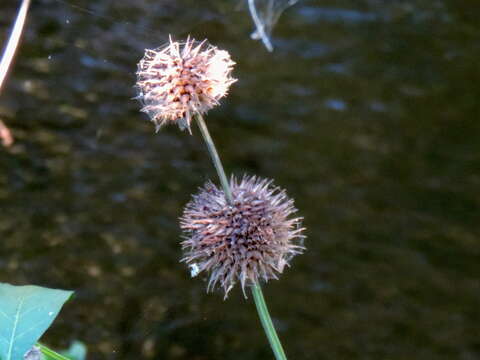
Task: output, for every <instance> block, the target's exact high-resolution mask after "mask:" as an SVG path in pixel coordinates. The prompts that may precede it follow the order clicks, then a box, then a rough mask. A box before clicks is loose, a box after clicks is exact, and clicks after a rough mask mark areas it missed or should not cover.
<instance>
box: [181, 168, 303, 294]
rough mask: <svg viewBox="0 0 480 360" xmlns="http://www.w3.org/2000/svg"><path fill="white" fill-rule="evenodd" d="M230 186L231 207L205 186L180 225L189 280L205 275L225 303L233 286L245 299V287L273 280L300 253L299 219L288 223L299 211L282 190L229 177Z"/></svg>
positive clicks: (222, 195) (250, 179)
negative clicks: (242, 292) (201, 273)
mask: <svg viewBox="0 0 480 360" xmlns="http://www.w3.org/2000/svg"><path fill="white" fill-rule="evenodd" d="M230 186H231V191H232V196H233V205H229V204H228V203H227V201H226V198H225V193H224V192H223V190H221V189H219V188H217V187H216V186H215V185H214V184H213V183H211V182H207V183H206V184H205V185H204V187H203V188H201V189H200V192H199V193H198V194H197V195H194V196H193V199H192V200H191V201H190V202H189V203H188V204H187V206H186V207H185V209H184V213H183V216H182V218H181V219H180V226H181V228H182V229H183V231H184V234H185V240H184V241H183V242H182V246H183V249H184V252H185V256H184V258H183V259H182V261H184V262H186V263H188V264H189V265H190V266H191V267H192V275H196V274H197V273H199V272H202V271H206V272H209V273H210V277H209V282H208V286H207V291H209V290H212V289H213V288H215V286H216V285H219V286H221V287H222V288H223V289H224V291H225V297H227V295H228V292H229V291H230V290H231V289H232V287H233V286H234V284H235V283H236V282H237V281H239V282H240V284H241V286H242V289H243V291H244V293H245V286H247V285H252V284H253V283H255V282H256V281H257V280H260V279H263V280H264V281H268V280H269V279H277V274H279V273H282V272H283V269H284V267H285V265H288V263H289V261H290V259H291V258H292V257H293V256H294V255H296V254H300V253H302V252H303V249H304V248H303V246H301V244H299V242H300V241H301V240H302V239H303V237H304V236H303V235H302V234H301V233H302V231H303V230H304V229H303V228H302V227H301V220H302V219H301V218H298V217H293V218H292V217H291V215H292V214H293V213H295V212H296V211H297V210H296V209H295V207H294V205H293V200H291V199H289V198H288V197H287V195H286V193H285V191H284V190H281V189H280V188H278V187H274V186H272V181H271V180H267V179H260V178H257V177H243V179H242V180H241V181H237V180H236V179H235V178H233V177H232V179H231V181H230Z"/></svg>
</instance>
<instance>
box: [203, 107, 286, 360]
mask: <svg viewBox="0 0 480 360" xmlns="http://www.w3.org/2000/svg"><path fill="white" fill-rule="evenodd" d="M195 118H196V119H197V124H198V127H199V128H200V132H201V133H202V136H203V140H205V143H206V144H207V148H208V152H209V153H210V157H211V158H212V161H213V165H215V169H216V170H217V173H218V177H219V178H220V182H221V184H222V187H223V191H224V192H225V197H226V198H227V202H228V203H229V204H233V197H232V191H231V190H230V185H229V184H228V180H227V176H226V175H225V170H223V166H222V162H221V161H220V157H219V156H218V152H217V149H216V148H215V144H214V143H213V140H212V137H211V136H210V133H209V132H208V128H207V124H205V120H203V117H202V115H200V114H197V116H196V117H195ZM252 293H253V299H254V300H255V305H256V307H257V311H258V316H259V318H260V321H261V322H262V325H263V330H265V334H266V335H267V338H268V341H269V342H270V346H271V347H272V351H273V353H274V354H275V359H276V360H287V357H286V356H285V352H284V351H283V348H282V343H281V342H280V339H279V338H278V335H277V332H276V331H275V327H274V326H273V322H272V319H271V317H270V313H269V312H268V308H267V304H266V303H265V299H264V297H263V293H262V288H261V287H260V285H259V284H258V283H255V284H254V285H253V286H252Z"/></svg>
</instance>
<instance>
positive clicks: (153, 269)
mask: <svg viewBox="0 0 480 360" xmlns="http://www.w3.org/2000/svg"><path fill="white" fill-rule="evenodd" d="M72 4H73V5H72ZM479 4H480V3H479V2H477V1H467V0H463V1H458V0H457V1H447V0H442V1H432V0H429V1H422V0H409V1H380V0H364V1H353V0H337V1H333V0H325V1H313V0H304V1H301V2H300V3H298V4H297V5H295V6H294V7H292V8H290V9H289V10H287V12H286V13H285V14H284V15H283V16H282V18H281V19H280V22H279V24H278V26H277V27H276V28H275V31H274V43H275V45H276V50H275V52H274V53H268V52H267V51H266V50H265V49H264V48H263V47H262V45H261V43H259V42H255V41H253V40H250V39H249V33H250V31H251V29H252V24H251V19H250V17H249V15H248V13H247V12H246V11H245V8H240V9H237V8H236V4H235V1H221V0H218V1H198V0H176V1H175V0H156V1H153V0H152V1H148V0H140V1H130V0H117V1H78V2H77V1H74V0H72V1H71V3H70V4H68V3H64V2H63V1H56V0H38V1H33V4H32V7H31V11H30V14H29V19H28V23H27V28H26V32H25V37H24V39H23V41H22V45H21V48H20V50H19V52H18V54H17V58H16V62H15V64H14V69H13V71H11V73H10V75H9V78H8V79H7V83H6V85H5V86H4V89H3V92H2V95H1V98H0V117H1V118H2V119H3V120H4V121H5V123H6V124H8V125H9V126H10V127H11V129H12V131H13V133H14V136H15V137H16V143H15V145H14V146H13V147H12V148H11V149H9V150H4V149H2V150H0V208H1V216H0V237H1V246H0V281H4V282H10V283H15V284H27V283H29V284H30V283H33V284H38V285H43V286H49V287H59V288H67V289H74V290H75V291H76V296H75V298H74V299H73V300H72V301H70V302H69V303H68V304H67V305H66V306H65V307H64V309H63V311H62V312H61V314H60V317H59V318H58V319H57V321H56V322H55V324H54V326H53V327H52V328H51V329H50V330H49V331H48V333H47V334H46V336H45V337H44V341H45V342H47V343H48V344H50V345H52V346H55V347H57V348H59V347H65V346H67V345H68V343H69V342H70V341H71V340H73V339H80V340H82V341H84V342H85V343H86V344H87V345H88V347H89V350H90V356H89V359H128V360H130V359H131V360H133V359H180V360H183V359H194V360H206V359H230V360H236V359H238V360H240V359H242V360H247V359H256V360H257V359H258V360H259V359H272V355H271V353H270V349H269V347H268V345H267V342H266V339H265V337H264V335H263V332H262V330H261V327H260V324H259V322H258V319H257V315H256V312H255V308H254V306H253V304H252V301H251V299H248V300H247V301H246V300H244V299H243V297H242V295H241V292H240V291H239V290H238V289H236V290H234V291H233V292H232V294H231V296H230V298H229V299H228V300H227V301H223V300H222V294H221V293H219V292H217V293H214V294H208V295H207V294H205V283H204V282H203V281H202V280H201V279H191V278H190V276H189V273H188V271H187V269H186V268H185V267H184V266H183V264H179V263H178V260H179V258H180V257H181V251H180V247H179V228H178V224H177V218H178V216H179V215H180V214H181V209H182V207H183V205H184V204H185V203H186V202H187V201H188V199H189V196H190V194H191V193H193V192H195V191H196V189H197V187H198V186H200V185H201V184H202V183H203V182H204V181H205V180H206V179H207V178H214V179H215V178H216V177H215V173H214V170H213V167H212V166H211V164H210V162H209V159H208V157H207V154H206V152H205V148H204V145H203V143H202V142H201V139H200V138H199V136H198V132H196V131H195V134H194V136H189V135H188V134H186V133H182V132H180V131H179V130H178V129H177V128H175V127H169V128H165V129H163V130H162V131H161V132H160V133H158V134H156V135H155V134H154V133H153V125H152V124H151V123H149V122H148V121H147V118H146V116H145V115H144V114H142V113H139V111H138V110H139V105H138V104H137V103H136V102H135V101H132V100H131V99H130V98H131V97H133V96H134V95H135V93H134V89H133V84H134V82H135V74H134V73H135V70H136V63H137V62H138V60H139V59H140V58H141V57H142V55H143V50H144V48H146V47H148V48H152V47H157V46H160V45H162V44H163V43H164V42H165V40H166V39H167V36H168V34H169V33H172V34H174V36H175V37H176V38H182V37H185V36H186V35H187V34H192V35H193V36H195V37H196V38H199V39H202V38H208V39H209V40H210V42H211V43H213V44H216V45H218V46H219V47H222V48H225V49H227V50H228V51H229V52H230V53H231V54H232V57H233V58H234V60H235V61H236V62H237V66H236V69H235V73H234V75H235V77H237V78H238V79H239V81H238V82H237V83H236V84H234V85H233V86H232V89H231V93H230V95H229V96H228V98H226V99H225V101H223V105H222V106H221V107H219V108H217V109H215V110H213V111H211V112H210V113H209V115H208V117H207V121H208V124H209V126H210V130H211V132H212V135H213V136H214V138H216V141H217V143H218V144H217V145H218V146H219V149H220V151H221V154H222V156H223V159H224V164H225V165H226V168H227V171H228V172H233V173H235V174H242V173H244V172H247V173H250V174H258V175H261V176H265V177H270V178H274V179H275V182H276V183H277V184H278V185H281V186H282V187H285V188H287V189H288V193H289V195H291V196H292V197H294V198H295V199H296V205H297V207H298V208H299V209H300V213H301V215H302V216H304V217H305V223H306V226H307V227H308V231H307V235H308V239H307V241H306V246H307V247H308V252H306V253H305V254H304V255H302V256H299V257H297V258H295V260H294V261H293V266H292V268H291V269H289V270H287V271H286V272H285V273H284V274H283V276H282V277H281V280H280V281H274V282H271V283H269V284H268V285H267V286H265V288H264V291H265V295H266V297H267V300H268V302H269V306H270V310H271V312H272V314H273V316H274V319H275V322H276V324H277V325H278V328H279V332H280V337H281V338H282V339H283V342H284V346H285V348H286V351H287V354H289V355H290V359H298V360H300V359H314V360H317V359H332V360H333V359H392V360H395V359H422V360H425V359H435V360H440V359H449V360H450V359H462V360H471V359H479V358H480V331H479V329H480V325H479V323H480V282H479V277H480V265H479V260H480V239H479V235H480V234H479V233H480V226H479V215H480V211H479V209H480V208H479V205H480V191H479V190H480V156H479V151H480V146H479V136H480V122H479V120H480V106H479V98H480V85H479V84H480V68H479V67H480V65H479V59H480V22H479V20H478V19H479V14H480V5H479ZM17 6H18V2H17V1H11V0H2V1H1V4H0V14H1V17H0V26H1V32H0V36H1V38H0V40H2V41H4V40H5V38H6V35H7V33H8V29H9V26H10V24H11V22H12V20H13V17H14V15H15V11H16V9H17ZM77 6H79V7H77ZM86 9H90V10H88V11H87V10H86Z"/></svg>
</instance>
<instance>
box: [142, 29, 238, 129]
mask: <svg viewBox="0 0 480 360" xmlns="http://www.w3.org/2000/svg"><path fill="white" fill-rule="evenodd" d="M234 64H235V63H234V62H233V61H232V60H231V59H230V55H229V53H228V52H227V51H225V50H219V49H218V48H216V47H214V46H211V45H209V44H208V43H207V41H206V40H204V41H202V42H197V41H195V40H194V39H190V38H188V39H187V40H186V41H185V42H183V43H180V42H177V41H172V39H171V38H170V42H169V43H168V44H167V45H166V46H164V47H162V48H158V49H154V50H149V49H146V50H145V55H144V57H143V59H142V60H140V62H139V63H138V71H137V84H136V87H137V89H138V96H137V99H138V100H140V102H141V103H142V105H143V108H142V111H143V112H145V113H147V114H148V115H149V116H150V118H151V120H152V121H153V122H154V123H155V125H156V129H157V131H158V129H159V128H160V127H161V126H162V125H165V124H169V123H177V124H178V125H179V126H180V128H181V129H182V130H183V129H185V128H188V129H189V130H190V122H191V119H192V116H193V115H194V114H195V113H200V114H204V113H206V112H207V111H208V110H210V109H211V108H213V107H214V106H215V105H218V104H219V102H218V101H219V99H220V98H222V97H224V96H225V95H226V94H227V91H228V88H229V87H230V85H231V84H232V83H233V82H235V81H236V80H235V79H233V78H232V77H231V72H232V69H233V65H234Z"/></svg>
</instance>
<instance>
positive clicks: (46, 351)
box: [36, 343, 71, 360]
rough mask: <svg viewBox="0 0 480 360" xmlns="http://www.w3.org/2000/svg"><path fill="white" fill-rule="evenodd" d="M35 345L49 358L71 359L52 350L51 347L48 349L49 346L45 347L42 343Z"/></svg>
mask: <svg viewBox="0 0 480 360" xmlns="http://www.w3.org/2000/svg"><path fill="white" fill-rule="evenodd" d="M36 345H37V346H38V347H39V348H40V351H41V352H42V354H43V355H46V356H48V357H49V358H51V359H55V360H71V359H70V358H67V357H66V356H63V355H61V354H59V353H57V352H56V351H53V350H52V349H49V348H48V347H46V346H45V345H42V344H40V343H37V344H36Z"/></svg>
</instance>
